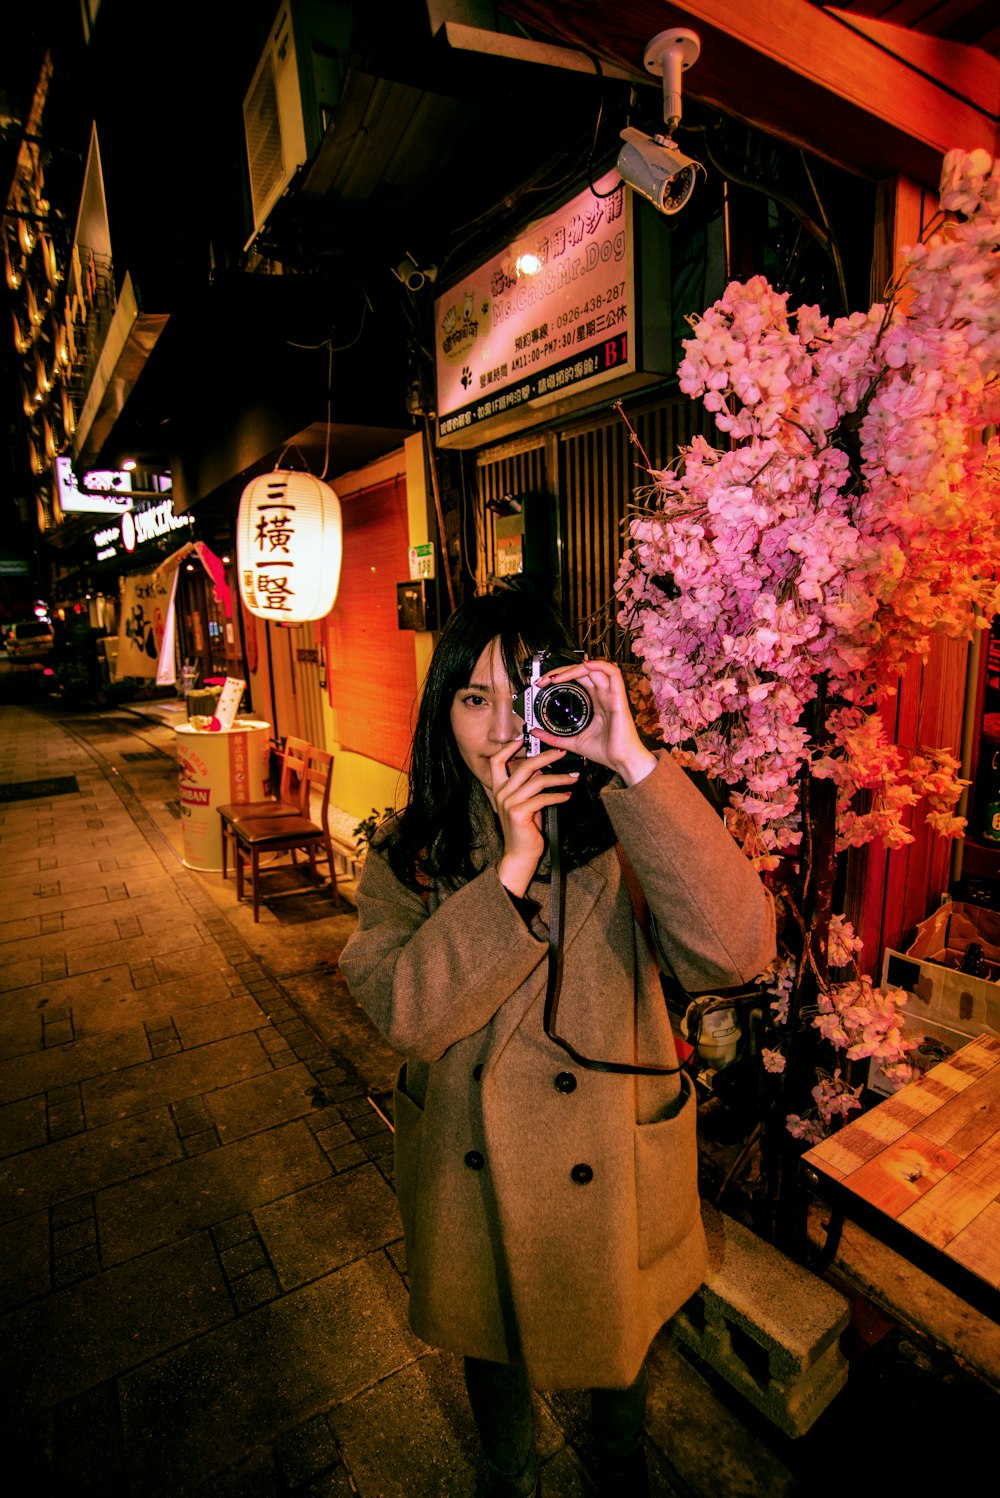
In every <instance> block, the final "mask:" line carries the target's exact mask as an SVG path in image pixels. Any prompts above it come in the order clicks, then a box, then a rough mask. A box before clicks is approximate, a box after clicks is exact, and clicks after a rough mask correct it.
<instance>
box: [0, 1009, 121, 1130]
mask: <svg viewBox="0 0 1000 1498" xmlns="http://www.w3.org/2000/svg"><path fill="white" fill-rule="evenodd" d="M35 1023H36V1024H37V1023H38V1020H37V1017H36V1020H35ZM148 1060H149V1046H148V1044H147V1042H146V1037H145V1035H144V1034H143V1032H142V1030H141V1029H128V1030H124V1029H122V1030H112V1031H109V1032H107V1033H105V1034H103V1035H90V1036H87V1037H86V1038H84V1039H80V1040H77V1041H76V1042H75V1043H74V1044H73V1045H71V1046H66V1047H65V1048H63V1049H59V1050H45V1051H38V1052H36V1053H35V1054H34V1055H31V1056H17V1057H15V1058H13V1059H10V1060H4V1061H0V1102H12V1101H13V1100H14V1099H16V1098H26V1097H32V1096H34V1095H35V1094H36V1093H40V1092H48V1093H52V1092H54V1091H55V1090H56V1089H57V1088H59V1087H66V1086H74V1085H75V1084H76V1083H79V1082H82V1081H85V1080H86V1079H87V1078H89V1077H103V1076H104V1075H105V1074H106V1073H109V1072H110V1073H112V1074H114V1073H115V1072H117V1071H118V1070H119V1068H123V1067H126V1068H128V1067H133V1066H135V1065H136V1064H137V1063H138V1062H141V1061H148ZM92 1122H93V1120H92Z"/></svg>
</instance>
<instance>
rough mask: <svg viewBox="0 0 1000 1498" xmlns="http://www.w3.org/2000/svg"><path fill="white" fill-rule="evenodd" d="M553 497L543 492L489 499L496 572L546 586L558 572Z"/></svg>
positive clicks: (488, 507)
mask: <svg viewBox="0 0 1000 1498" xmlns="http://www.w3.org/2000/svg"><path fill="white" fill-rule="evenodd" d="M553 506H554V501H552V500H551V499H549V498H548V497H547V496H546V495H544V494H505V495H503V496H502V497H501V498H500V499H494V500H487V501H486V508H487V510H488V511H489V512H490V514H491V516H492V521H493V575H494V576H495V577H502V578H512V577H522V576H523V577H526V578H531V579H534V580H537V582H538V583H539V584H540V585H542V586H546V585H548V584H549V583H551V580H552V578H553V577H554V575H555V569H554V560H555V558H554V551H555V538H554V536H553V533H552V517H553V514H554V508H553Z"/></svg>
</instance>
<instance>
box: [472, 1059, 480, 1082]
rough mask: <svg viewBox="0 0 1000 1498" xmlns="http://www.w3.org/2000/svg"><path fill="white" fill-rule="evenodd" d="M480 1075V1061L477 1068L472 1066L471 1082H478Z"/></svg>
mask: <svg viewBox="0 0 1000 1498" xmlns="http://www.w3.org/2000/svg"><path fill="white" fill-rule="evenodd" d="M482 1074H483V1063H482V1062H481V1061H480V1063H479V1065H478V1066H474V1067H473V1068H472V1080H473V1081H474V1082H478V1081H479V1079H480V1077H481V1076H482Z"/></svg>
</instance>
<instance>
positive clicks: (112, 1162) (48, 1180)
mask: <svg viewBox="0 0 1000 1498" xmlns="http://www.w3.org/2000/svg"><path fill="white" fill-rule="evenodd" d="M179 1155H180V1141H179V1140H178V1138H177V1131H176V1130H175V1128H174V1125H173V1120H172V1119H171V1117H170V1113H169V1110H168V1109H166V1108H163V1109H161V1110H159V1111H157V1112H149V1113H144V1114H143V1115H142V1117H141V1118H138V1119H125V1120H124V1121H123V1122H120V1123H114V1124H108V1125H107V1126H106V1127H105V1128H102V1129H88V1130H87V1132H86V1133H84V1134H76V1135H74V1136H73V1137H72V1138H70V1139H59V1140H56V1141H54V1142H53V1143H51V1144H48V1145H46V1146H45V1147H44V1148H43V1149H37V1150H27V1151H25V1152H24V1153H23V1154H20V1155H13V1156H12V1157H11V1158H10V1159H9V1160H5V1161H3V1162H0V1222H10V1221H11V1220H12V1219H13V1218H15V1217H23V1216H26V1215H27V1214H28V1213H30V1212H37V1211H38V1209H39V1208H40V1207H45V1206H48V1205H49V1204H50V1203H52V1202H57V1201H59V1200H60V1199H61V1198H63V1197H68V1196H78V1195H79V1194H80V1193H81V1192H85V1191H95V1190H98V1189H99V1188H100V1187H102V1186H109V1185H111V1184H113V1183H114V1182H115V1181H121V1180H127V1179H128V1178H129V1177H130V1176H136V1175H141V1174H142V1173H143V1172H145V1171H148V1170H153V1169H155V1168H156V1167H157V1166H158V1165H164V1164H166V1163H167V1161H169V1160H175V1159H177V1158H178V1156H179Z"/></svg>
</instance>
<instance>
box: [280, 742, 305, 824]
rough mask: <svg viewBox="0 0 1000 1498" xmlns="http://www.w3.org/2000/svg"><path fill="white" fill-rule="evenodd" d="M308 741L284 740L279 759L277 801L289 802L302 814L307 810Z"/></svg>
mask: <svg viewBox="0 0 1000 1498" xmlns="http://www.w3.org/2000/svg"><path fill="white" fill-rule="evenodd" d="M311 748H312V745H311V744H310V742H309V740H308V739H297V738H293V736H292V735H291V734H289V735H288V737H287V738H286V739H285V747H284V749H283V751H282V757H281V779H280V781H279V782H278V800H279V801H290V802H293V803H294V804H295V805H297V806H298V808H299V810H300V811H302V812H308V810H309V751H310V750H311Z"/></svg>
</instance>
